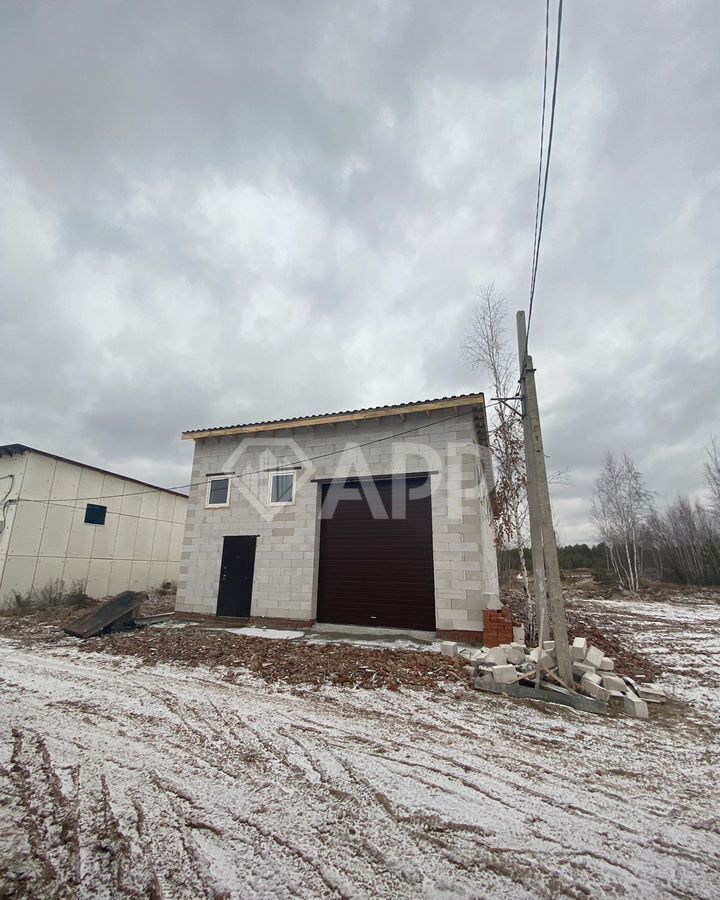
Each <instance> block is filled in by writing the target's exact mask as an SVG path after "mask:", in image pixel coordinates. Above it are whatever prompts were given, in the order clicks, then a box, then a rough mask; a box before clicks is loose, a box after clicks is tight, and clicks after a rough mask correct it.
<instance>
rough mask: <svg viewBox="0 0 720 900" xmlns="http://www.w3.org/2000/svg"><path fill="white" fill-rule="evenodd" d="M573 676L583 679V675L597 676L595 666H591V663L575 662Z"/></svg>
mask: <svg viewBox="0 0 720 900" xmlns="http://www.w3.org/2000/svg"><path fill="white" fill-rule="evenodd" d="M572 670H573V675H577V676H578V677H579V678H582V677H583V675H586V674H587V673H588V672H589V673H590V674H591V675H594V674H595V666H591V665H590V663H586V662H574V663H573V664H572Z"/></svg>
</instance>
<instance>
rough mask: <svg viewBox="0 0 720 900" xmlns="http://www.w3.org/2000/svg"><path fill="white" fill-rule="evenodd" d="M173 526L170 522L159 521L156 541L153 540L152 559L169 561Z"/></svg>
mask: <svg viewBox="0 0 720 900" xmlns="http://www.w3.org/2000/svg"><path fill="white" fill-rule="evenodd" d="M171 533H172V525H171V523H170V522H161V521H158V522H157V524H156V525H155V539H154V540H153V548H152V559H153V560H156V561H157V560H162V561H163V562H166V561H167V558H168V550H169V548H170V537H171Z"/></svg>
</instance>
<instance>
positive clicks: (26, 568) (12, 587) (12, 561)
mask: <svg viewBox="0 0 720 900" xmlns="http://www.w3.org/2000/svg"><path fill="white" fill-rule="evenodd" d="M36 562H37V560H36V559H35V557H34V556H9V557H8V558H7V561H6V563H5V570H4V573H3V581H2V590H3V597H2V598H0V600H2V601H3V602H2V605H7V600H8V599H9V595H10V594H11V593H12V592H13V591H17V592H18V593H19V594H26V593H27V592H28V591H29V590H30V588H31V587H32V583H33V577H34V576H35V564H36Z"/></svg>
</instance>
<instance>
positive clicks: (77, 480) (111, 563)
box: [0, 444, 187, 609]
mask: <svg viewBox="0 0 720 900" xmlns="http://www.w3.org/2000/svg"><path fill="white" fill-rule="evenodd" d="M186 507H187V497H186V496H185V495H184V494H181V493H178V492H176V491H169V490H166V489H164V488H159V487H157V486H155V485H152V484H148V483H146V482H144V481H138V480H137V479H135V478H128V477H125V476H123V475H117V474H115V473H113V472H107V471H105V470H103V469H98V468H96V467H94V466H88V465H84V464H83V463H80V462H76V461H74V460H71V459H65V458H63V457H61V456H56V455H55V454H53V453H46V452H44V451H42V450H35V449H33V448H32V447H27V446H25V445H24V444H5V445H0V609H2V608H7V607H9V606H12V605H13V604H14V600H15V596H16V594H20V595H22V596H28V595H32V594H38V593H39V592H41V591H43V590H44V589H52V588H53V586H55V589H57V588H58V587H60V588H61V589H64V590H71V589H73V588H75V587H77V586H78V583H80V584H82V585H84V587H85V591H86V593H87V594H88V595H89V596H90V597H95V598H100V597H105V596H108V595H112V594H116V593H118V592H120V591H123V590H128V589H129V590H147V589H151V588H153V587H156V586H159V585H161V584H162V583H163V582H165V581H176V580H177V576H178V569H179V565H180V555H181V551H182V541H183V531H184V527H185V513H186Z"/></svg>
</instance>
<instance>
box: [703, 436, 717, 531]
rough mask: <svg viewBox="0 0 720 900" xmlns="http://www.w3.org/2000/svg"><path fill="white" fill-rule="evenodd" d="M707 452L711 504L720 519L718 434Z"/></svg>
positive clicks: (706, 472)
mask: <svg viewBox="0 0 720 900" xmlns="http://www.w3.org/2000/svg"><path fill="white" fill-rule="evenodd" d="M705 453H706V454H707V461H706V462H705V480H706V481H707V485H708V487H709V488H710V505H711V507H712V511H713V513H714V514H715V515H716V516H717V518H718V519H720V441H719V440H718V438H717V437H716V436H713V438H712V441H711V443H710V446H709V447H707V448H706V449H705Z"/></svg>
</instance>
